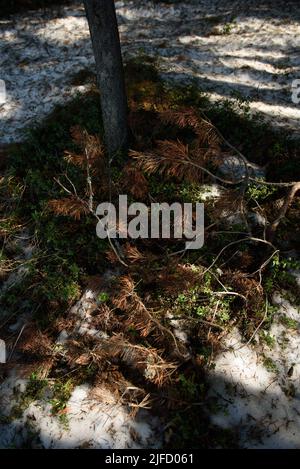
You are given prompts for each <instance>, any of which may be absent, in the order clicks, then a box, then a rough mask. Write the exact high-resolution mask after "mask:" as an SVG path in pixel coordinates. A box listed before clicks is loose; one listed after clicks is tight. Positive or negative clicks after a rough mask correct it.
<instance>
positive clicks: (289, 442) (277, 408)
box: [210, 293, 300, 449]
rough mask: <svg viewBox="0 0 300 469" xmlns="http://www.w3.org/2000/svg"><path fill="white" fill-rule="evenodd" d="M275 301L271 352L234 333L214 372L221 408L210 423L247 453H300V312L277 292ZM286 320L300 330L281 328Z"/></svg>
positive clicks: (214, 393)
mask: <svg viewBox="0 0 300 469" xmlns="http://www.w3.org/2000/svg"><path fill="white" fill-rule="evenodd" d="M273 302H274V304H277V305H278V306H279V310H278V312H277V313H276V315H275V318H274V321H273V324H272V326H271V328H270V331H269V334H270V335H271V337H273V339H274V346H273V347H272V348H270V347H268V346H267V345H265V344H264V343H262V342H261V343H260V344H257V343H256V344H255V345H251V344H248V345H247V344H245V343H243V341H242V338H241V335H240V333H239V332H238V330H236V329H234V330H233V331H232V332H231V333H230V334H229V335H228V336H227V337H226V339H225V340H224V342H223V346H224V351H223V352H221V353H220V354H219V355H218V356H217V357H216V359H215V368H214V369H213V370H212V371H210V385H211V389H210V395H211V396H213V397H215V398H217V400H218V404H219V406H220V409H219V410H218V411H217V412H216V413H215V414H213V415H212V416H211V421H212V422H213V423H214V424H216V425H218V426H220V427H222V428H229V429H231V430H233V431H235V432H236V435H237V439H238V441H239V443H240V445H241V446H242V447H245V448H281V449H282V448H286V449H287V448H294V449H296V448H298V449H299V448H300V401H299V398H300V389H299V379H300V333H299V327H300V311H299V309H297V308H295V307H294V306H293V305H292V304H291V303H290V302H289V301H288V300H287V299H285V298H283V296H282V294H279V293H275V294H274V298H273ZM282 315H285V316H287V317H289V318H291V319H294V320H296V321H297V325H298V327H297V330H293V329H290V328H287V327H286V326H285V325H283V324H282V323H281V321H280V318H281V317H282ZM266 358H267V359H270V360H272V362H271V363H272V364H274V370H273V369H271V370H270V368H269V369H267V367H266V365H265V364H264V361H265V359H266ZM291 369H292V370H293V373H291Z"/></svg>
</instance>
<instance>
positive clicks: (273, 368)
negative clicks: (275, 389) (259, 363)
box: [263, 357, 278, 373]
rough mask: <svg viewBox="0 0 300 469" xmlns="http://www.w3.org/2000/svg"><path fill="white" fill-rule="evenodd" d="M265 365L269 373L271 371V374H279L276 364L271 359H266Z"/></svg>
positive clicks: (264, 360)
mask: <svg viewBox="0 0 300 469" xmlns="http://www.w3.org/2000/svg"><path fill="white" fill-rule="evenodd" d="M263 365H264V367H265V368H266V369H267V371H269V372H270V373H277V372H278V368H277V366H276V363H275V362H274V361H273V360H272V358H270V357H264V359H263Z"/></svg>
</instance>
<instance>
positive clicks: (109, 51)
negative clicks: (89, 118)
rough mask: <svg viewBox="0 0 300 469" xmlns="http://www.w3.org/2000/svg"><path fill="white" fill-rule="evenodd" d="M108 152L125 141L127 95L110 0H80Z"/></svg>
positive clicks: (118, 147) (121, 145)
mask: <svg viewBox="0 0 300 469" xmlns="http://www.w3.org/2000/svg"><path fill="white" fill-rule="evenodd" d="M84 6H85V11H86V15H87V19H88V23H89V28H90V33H91V38H92V45H93V51H94V56H95V62H96V73H97V80H98V84H99V87H100V97H101V98H100V99H101V109H102V119H103V126H104V134H105V143H106V147H107V150H108V153H109V155H110V156H112V155H114V154H115V153H116V152H118V151H119V150H122V149H124V148H125V147H126V145H127V139H128V133H127V99H126V91H125V82H124V71H123V64H122V56H121V46H120V39H119V32H118V23H117V17H116V11H115V4H114V0H84Z"/></svg>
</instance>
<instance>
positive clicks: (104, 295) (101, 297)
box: [97, 292, 109, 303]
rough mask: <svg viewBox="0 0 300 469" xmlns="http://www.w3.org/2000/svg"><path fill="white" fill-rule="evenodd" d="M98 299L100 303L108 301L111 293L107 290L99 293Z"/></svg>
mask: <svg viewBox="0 0 300 469" xmlns="http://www.w3.org/2000/svg"><path fill="white" fill-rule="evenodd" d="M97 301H98V302H99V303H107V302H108V301H109V294H108V293H106V292H101V293H99V295H98V296H97Z"/></svg>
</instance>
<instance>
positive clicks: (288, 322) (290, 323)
mask: <svg viewBox="0 0 300 469" xmlns="http://www.w3.org/2000/svg"><path fill="white" fill-rule="evenodd" d="M280 322H281V324H283V325H284V326H285V327H287V328H288V329H294V330H297V329H298V328H299V322H298V321H296V319H292V318H289V317H288V316H286V315H282V316H280Z"/></svg>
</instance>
